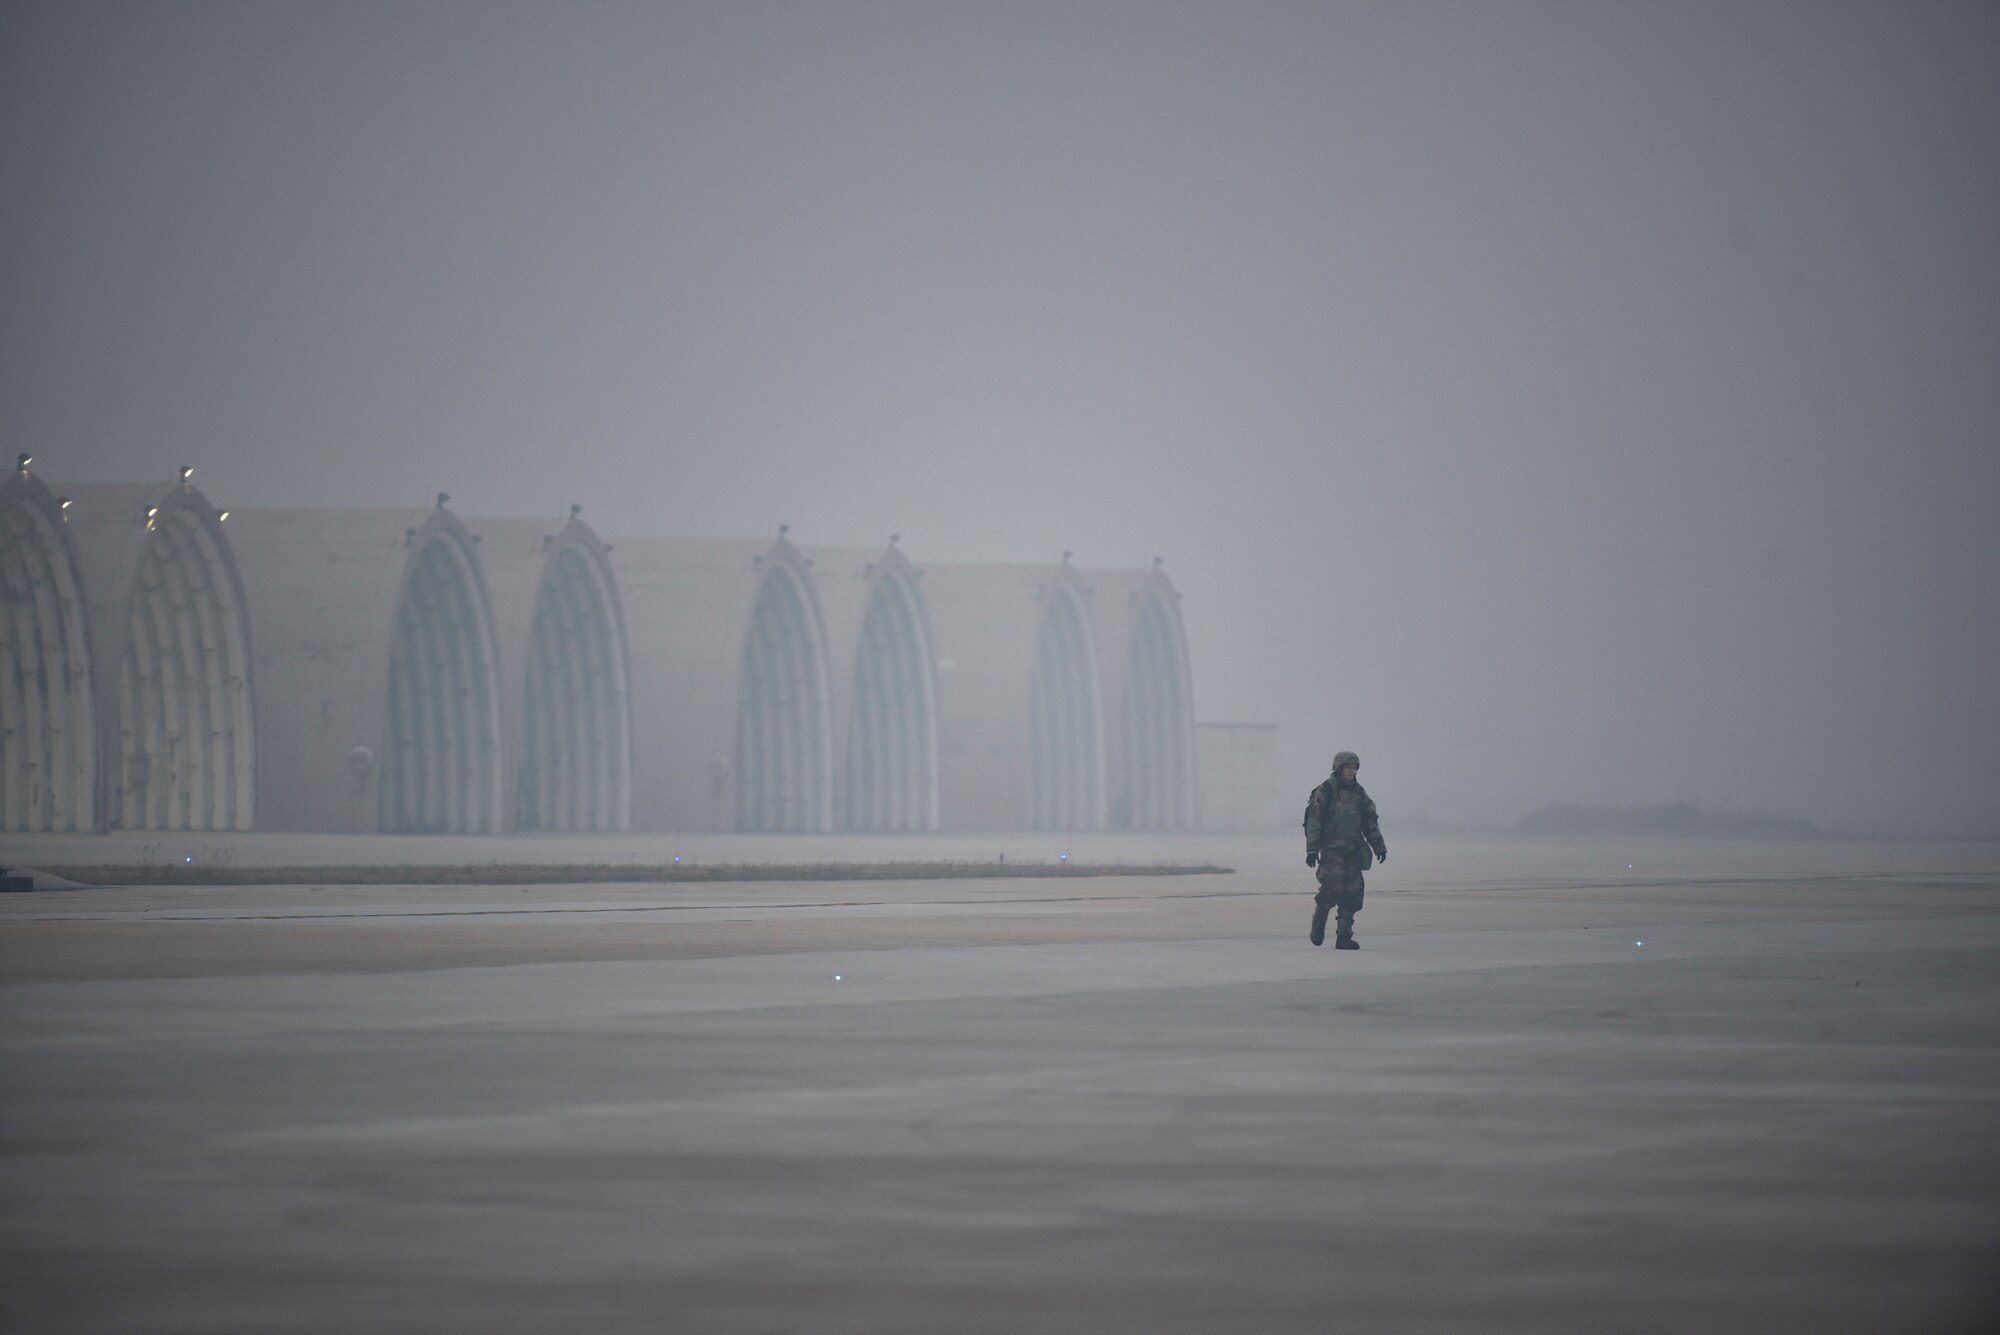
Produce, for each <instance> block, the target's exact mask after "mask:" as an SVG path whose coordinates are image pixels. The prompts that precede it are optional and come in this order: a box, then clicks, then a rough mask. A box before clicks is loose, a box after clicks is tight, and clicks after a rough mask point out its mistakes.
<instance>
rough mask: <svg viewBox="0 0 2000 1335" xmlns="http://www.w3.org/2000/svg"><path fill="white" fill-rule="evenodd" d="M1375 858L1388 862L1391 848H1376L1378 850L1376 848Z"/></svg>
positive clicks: (1378, 860)
mask: <svg viewBox="0 0 2000 1335" xmlns="http://www.w3.org/2000/svg"><path fill="white" fill-rule="evenodd" d="M1375 860H1376V861H1377V862H1387V861H1388V860H1389V850H1388V849H1386V848H1378V849H1376V850H1375Z"/></svg>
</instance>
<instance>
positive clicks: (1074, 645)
mask: <svg viewBox="0 0 2000 1335" xmlns="http://www.w3.org/2000/svg"><path fill="white" fill-rule="evenodd" d="M60 490H61V493H62V494H60V495H59V494H58V489H52V488H50V487H48V486H46V485H44V484H43V483H42V482H41V481H40V480H39V479H38V478H36V477H33V476H31V474H30V471H29V461H28V460H26V459H23V461H22V463H21V464H20V466H19V467H18V469H17V470H16V472H15V473H14V474H13V475H12V476H10V477H9V478H7V479H6V480H5V482H4V483H0V593H4V604H0V632H4V635H0V756H3V757H4V758H0V814H4V825H0V828H4V829H7V830H65V829H66V830H109V829H177V830H219V829H250V828H260V829H271V830H325V831H338V832H354V833H375V832H401V833H423V832H438V833H457V834H482V833H484V834H490V833H501V832H505V831H512V830H569V831H585V830H625V829H639V830H660V831H668V830H742V831H760V832H772V833H786V832H800V833H831V832H834V831H840V830H851V831H857V832H873V833H891V832H897V831H923V830H938V829H958V830H1009V829H1052V830H1102V829H1188V828H1192V827H1193V826H1194V824H1195V820H1196V809H1197V803H1198V800H1199V799H1200V798H1201V796H1202V792H1201V791H1200V790H1199V789H1198V780H1197V775H1198V773H1199V771H1200V763H1201V762H1200V759H1199V757H1198V755H1197V746H1196V741H1195V727H1194V722H1193V719H1194V691H1193V683H1192V678H1191V675H1190V673H1189V668H1188V657H1187V640H1186V633H1185V630H1184V628H1183V626H1182V622H1181V612H1180V594H1179V593H1178V592H1176V591H1175V589H1174V586H1173V583H1172V581H1170V580H1169V579H1168V578H1167V576H1166V574H1165V573H1164V572H1163V571H1162V570H1161V569H1160V568H1159V563H1158V562H1157V561H1155V562H1154V564H1153V566H1152V567H1151V568H1148V569H1086V568H1083V567H1079V566H1074V565H1072V564H1071V563H1070V560H1069V555H1068V553H1064V555H1063V558H1062V560H1060V561H1052V562H1049V563H1048V564H1046V565H1041V566H1024V565H991V564H987V565H982V564H933V565H929V566H919V565H917V564H915V563H913V562H912V560H911V559H910V558H909V556H908V555H907V554H906V553H905V551H904V550H903V549H902V548H901V547H900V546H899V545H898V543H897V541H896V539H894V538H891V539H890V542H889V545H888V546H887V547H886V548H854V547H802V546H796V545H794V544H793V543H792V542H791V541H790V539H789V538H788V537H787V536H785V533H784V531H783V530H780V533H779V536H778V538H777V540H776V541H775V542H769V541H751V540H730V539H694V538H657V537H637V538H619V539H618V540H617V541H616V542H605V541H601V540H600V539H599V538H598V536H597V534H596V533H595V532H594V531H592V530H591V528H590V527H589V526H588V525H587V524H585V523H584V522H583V521H582V520H581V519H580V518H578V517H577V513H576V512H577V509H578V508H579V507H572V508H571V510H570V513H569V516H568V518H567V519H558V520H551V521H547V522H544V521H539V520H529V519H484V520H461V519H460V518H458V517H457V516H455V515H454V514H453V513H452V512H451V511H450V510H449V509H448V508H447V502H448V500H449V498H448V497H447V496H444V495H439V496H438V497H437V500H436V503H435V504H434V505H429V506H425V507H422V508H413V509H408V510H365V509H353V510H339V509H314V508H295V509H272V508H253V509H248V510H238V511H237V512H236V513H235V514H234V515H229V514H228V513H227V512H224V511H219V510H217V509H216V508H215V507H214V506H213V505H212V504H211V503H210V502H209V501H208V499H207V498H206V497H205V496H203V494H202V493H201V492H199V491H196V490H195V489H194V488H193V487H192V486H191V485H190V483H189V482H188V479H187V476H186V475H185V473H184V474H183V476H182V477H181V478H180V479H179V481H178V482H177V483H173V484H169V485H167V486H165V487H160V486H154V485H133V484H92V485H87V486H77V487H71V488H66V489H60ZM225 519H226V520H227V522H226V523H225V522H224V521H225ZM1266 731H1267V732H1271V733H1274V732H1275V730H1274V729H1266ZM1261 746H1262V750H1261V751H1256V755H1259V756H1262V757H1264V759H1262V760H1253V759H1251V758H1248V753H1246V754H1245V755H1243V756H1239V755H1238V754H1237V753H1236V752H1234V751H1232V752H1230V753H1229V754H1228V755H1227V756H1225V758H1224V763H1225V765H1226V766H1227V767H1228V768H1227V770H1226V772H1227V773H1229V774H1231V775H1232V776H1233V775H1235V774H1236V773H1237V771H1238V770H1239V769H1241V770H1242V771H1243V772H1244V773H1245V774H1248V773H1249V772H1250V770H1251V769H1253V768H1254V767H1255V766H1256V765H1259V764H1261V765H1262V766H1263V767H1264V769H1265V770H1269V769H1270V768H1271V760H1270V757H1271V756H1272V755H1273V754H1274V750H1275V741H1274V738H1266V739H1264V740H1263V741H1262V743H1261ZM1253 750H1254V747H1253ZM1227 784H1228V787H1227V791H1228V792H1231V793H1233V792H1235V791H1236V790H1237V789H1238V788H1243V787H1245V786H1246V785H1252V786H1254V781H1253V780H1251V779H1248V778H1243V779H1237V778H1234V777H1232V778H1230V779H1229V780H1228V781H1227ZM1210 800H1211V801H1213V802H1215V803H1217V804H1218V805H1217V807H1216V809H1217V810H1233V809H1234V808H1232V807H1231V806H1230V805H1229V804H1230V803H1231V802H1232V801H1237V799H1234V798H1231V797H1226V796H1217V797H1215V798H1211V799H1210ZM1254 800H1255V799H1252V798H1249V797H1245V798H1243V799H1241V800H1240V802H1238V805H1240V806H1241V807H1242V809H1243V812H1244V813H1245V814H1244V817H1243V818H1244V819H1248V818H1249V814H1250V813H1251V812H1252V810H1253V807H1252V803H1253V801H1254Z"/></svg>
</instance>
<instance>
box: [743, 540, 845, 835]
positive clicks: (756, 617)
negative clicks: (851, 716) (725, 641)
mask: <svg viewBox="0 0 2000 1335" xmlns="http://www.w3.org/2000/svg"><path fill="white" fill-rule="evenodd" d="M757 568H758V571H759V572H760V573H759V575H758V578H757V592H756V595H755V597H754V599H753V601H752V602H751V607H750V629H749V632H748V634H747V635H746V636H745V638H744V643H743V663H742V668H741V670H740V671H739V673H738V675H737V680H738V685H737V696H736V828H737V829H738V830H742V831H746V832H773V833H814V834H824V833H828V832H830V831H831V830H832V829H833V722H832V718H831V711H830V710H829V708H828V699H829V689H828V683H829V681H830V680H831V678H832V675H833V674H832V672H831V671H830V670H829V668H828V657H827V647H826V630H825V623H824V621H823V620H822V618H821V616H820V609H819V599H818V597H817V596H816V595H815V594H814V592H813V586H812V576H811V563H810V562H809V561H807V560H806V559H805V558H804V557H802V556H801V555H800V554H799V552H798V549H797V548H795V547H793V546H792V545H791V544H790V543H788V542H786V541H785V540H784V539H782V538H780V539H779V541H778V546H777V547H776V548H774V549H773V550H772V551H771V552H770V553H769V554H767V555H765V556H762V557H759V558H758V559H757Z"/></svg>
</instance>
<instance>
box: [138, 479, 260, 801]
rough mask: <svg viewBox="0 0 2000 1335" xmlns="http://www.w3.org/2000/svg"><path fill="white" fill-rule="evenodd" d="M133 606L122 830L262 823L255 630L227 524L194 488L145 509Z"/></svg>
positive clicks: (184, 486) (179, 488) (179, 489)
mask: <svg viewBox="0 0 2000 1335" xmlns="http://www.w3.org/2000/svg"><path fill="white" fill-rule="evenodd" d="M144 531H145V537H144V540H143V541H142V543H141V545H140V547H139V551H138V557H137V562H136V567H135V569H134V571H133V575H132V584H131V590H130V593H129V594H128V596H127V598H126V609H125V625H124V634H123V636H122V639H123V647H122V649H121V650H120V653H119V660H118V677H117V683H118V686H117V696H116V711H117V720H118V721H117V728H116V732H115V733H114V734H113V739H112V741H111V746H112V748H113V749H114V751H115V754H114V755H112V756H111V757H110V759H111V762H112V765H113V768H112V770H111V773H110V775H109V779H110V784H109V787H110V793H109V796H110V802H109V813H108V814H109V816H110V820H111V824H112V825H113V826H114V827H116V828H118V829H124V830H248V829H253V828H255V826H256V801H257V726H256V709H255V701H254V697H253V693H252V690H251V670H250V626H249V618H248V616H247V614H246V611H245V606H244V599H243V585H242V581H241V580H240V578H239V577H238V574H237V569H236V561H235V558H234V556H233V555H232V554H231V552H230V548H229V541H228V539H227V537H225V536H224V531H223V524H222V523H221V521H220V520H219V519H218V518H217V516H216V510H215V507H214V506H212V505H211V504H209V501H208V498H207V497H205V496H203V495H202V494H201V493H200V492H199V491H197V490H195V489H194V488H193V487H192V486H189V485H188V484H186V483H182V484H181V485H179V486H176V487H173V488H171V489H170V490H169V491H168V492H167V493H166V494H165V495H164V496H162V497H161V498H160V499H159V500H158V501H157V502H155V503H154V504H153V505H150V506H147V507H146V511H145V530H144Z"/></svg>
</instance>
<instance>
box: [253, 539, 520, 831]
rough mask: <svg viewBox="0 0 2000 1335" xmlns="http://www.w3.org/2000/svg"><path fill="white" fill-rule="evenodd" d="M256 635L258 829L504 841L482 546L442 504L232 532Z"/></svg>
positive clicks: (494, 663)
mask: <svg viewBox="0 0 2000 1335" xmlns="http://www.w3.org/2000/svg"><path fill="white" fill-rule="evenodd" d="M230 530H231V537H232V540H233V541H234V543H235V546H236V551H237V554H238V560H239V563H240V568H241V570H242V572H243V583H244V590H245V594H246V596H247V598H248V602H249V606H250V608H251V614H252V618H253V621H254V623H255V625H256V640H255V644H256V656H255V660H254V662H255V671H256V675H257V680H258V681H259V682H260V683H261V684H262V691H263V700H262V717H263V719H264V720H265V724H264V727H262V728H261V729H260V730H259V734H258V742H259V747H258V770H259V774H260V777H261V779H262V784H263V797H262V801H263V808H264V815H265V819H264V824H265V825H266V827H267V828H271V829H286V830H330V831H347V832H355V833H366V832H373V831H376V830H395V829H412V830H440V831H456V832H466V833H481V832H494V831H498V830H501V829H503V828H505V820H504V808H503V799H504V779H503V777H502V767H501V766H502V751H501V739H500V713H499V698H500V686H499V666H498V658H499V655H498V648H497V642H496V638H495V632H494V628H493V611H492V603H491V599H490V597H489V596H488V593H487V590H486V585H485V579H484V575H483V572H482V571H481V568H480V565H479V559H478V552H477V547H478V544H477V543H475V542H474V541H473V540H472V534H471V533H470V532H469V531H468V530H467V529H466V528H465V526H464V525H463V524H462V523H460V521H459V520H458V519H457V518H456V517H455V516H453V515H452V514H451V513H450V512H449V511H448V510H446V509H444V508H443V506H442V505H438V506H435V507H433V508H431V509H428V510H424V509H409V510H360V509H355V510H331V509H326V510H321V509H261V508H253V509H246V510H243V511H240V512H238V513H237V514H236V515H235V516H233V517H232V518H231V520H230Z"/></svg>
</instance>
